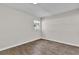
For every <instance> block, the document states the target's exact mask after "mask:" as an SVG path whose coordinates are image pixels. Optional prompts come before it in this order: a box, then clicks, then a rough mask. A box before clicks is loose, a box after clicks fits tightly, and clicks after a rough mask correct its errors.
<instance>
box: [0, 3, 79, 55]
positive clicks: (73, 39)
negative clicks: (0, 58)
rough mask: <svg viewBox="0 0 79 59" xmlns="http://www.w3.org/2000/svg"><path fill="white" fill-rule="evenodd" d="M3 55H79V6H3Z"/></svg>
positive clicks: (0, 19)
mask: <svg viewBox="0 0 79 59" xmlns="http://www.w3.org/2000/svg"><path fill="white" fill-rule="evenodd" d="M0 55H79V3H37V4H36V3H0Z"/></svg>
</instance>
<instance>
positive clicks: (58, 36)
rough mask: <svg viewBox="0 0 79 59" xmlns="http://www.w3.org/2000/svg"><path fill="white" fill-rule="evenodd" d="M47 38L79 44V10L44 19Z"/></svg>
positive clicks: (44, 31)
mask: <svg viewBox="0 0 79 59" xmlns="http://www.w3.org/2000/svg"><path fill="white" fill-rule="evenodd" d="M42 23H43V24H42V25H43V26H42V27H43V33H44V36H45V38H46V39H48V40H52V41H57V42H61V43H65V44H71V45H76V46H79V10H74V11H70V12H67V13H63V14H59V15H55V16H50V17H47V18H45V19H43V22H42Z"/></svg>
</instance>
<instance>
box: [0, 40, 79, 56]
mask: <svg viewBox="0 0 79 59" xmlns="http://www.w3.org/2000/svg"><path fill="white" fill-rule="evenodd" d="M0 55H79V47H76V46H71V45H66V44H63V43H58V42H54V41H49V40H45V39H38V40H36V41H33V42H29V43H26V44H23V45H20V46H17V47H13V48H10V49H7V50H4V51H0Z"/></svg>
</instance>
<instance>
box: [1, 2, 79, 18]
mask: <svg viewBox="0 0 79 59" xmlns="http://www.w3.org/2000/svg"><path fill="white" fill-rule="evenodd" d="M2 5H5V6H8V7H10V8H14V9H17V10H19V11H23V12H26V13H29V14H31V15H34V16H36V17H46V16H51V15H56V14H60V13H63V12H68V11H71V10H73V9H78V8H79V4H78V3H38V4H33V3H6V4H2Z"/></svg>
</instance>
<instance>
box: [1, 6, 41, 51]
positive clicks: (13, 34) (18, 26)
mask: <svg viewBox="0 0 79 59" xmlns="http://www.w3.org/2000/svg"><path fill="white" fill-rule="evenodd" d="M33 19H34V17H33V16H31V15H29V14H27V13H23V12H20V11H17V10H15V9H10V8H8V7H4V6H1V5H0V50H2V49H6V48H9V47H13V46H16V45H19V44H21V43H24V42H28V41H31V40H35V39H37V38H39V37H40V36H39V33H36V32H35V31H34V29H33Z"/></svg>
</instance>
